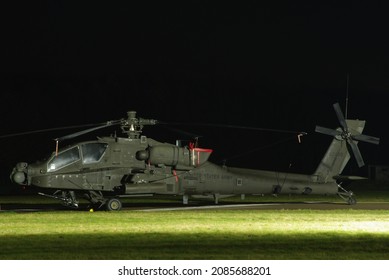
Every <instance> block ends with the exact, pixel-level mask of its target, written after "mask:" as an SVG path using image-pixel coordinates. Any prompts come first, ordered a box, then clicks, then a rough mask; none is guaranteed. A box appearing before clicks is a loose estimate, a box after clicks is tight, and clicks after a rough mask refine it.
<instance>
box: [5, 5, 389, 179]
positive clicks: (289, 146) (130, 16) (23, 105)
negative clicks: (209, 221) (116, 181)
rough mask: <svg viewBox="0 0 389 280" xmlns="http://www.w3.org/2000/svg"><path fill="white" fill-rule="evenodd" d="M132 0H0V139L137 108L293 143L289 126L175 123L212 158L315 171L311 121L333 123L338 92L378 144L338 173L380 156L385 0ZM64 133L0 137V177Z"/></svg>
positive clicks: (155, 132)
mask: <svg viewBox="0 0 389 280" xmlns="http://www.w3.org/2000/svg"><path fill="white" fill-rule="evenodd" d="M132 2H134V1H123V2H117V1H104V2H103V1H101V2H99V1H91V2H85V1H74V2H72V1H47V2H46V1H29V2H27V1H26V2H23V1H20V2H18V1H13V2H12V4H7V6H3V8H2V12H1V13H2V17H1V21H2V32H1V37H2V40H1V42H2V43H1V49H2V51H1V58H2V60H1V65H0V67H1V68H0V70H1V80H0V82H1V83H0V87H1V107H0V116H1V123H2V125H1V128H2V129H1V134H2V135H7V134H11V133H19V132H24V131H30V130H38V129H45V128H52V127H53V128H54V127H62V126H69V125H78V124H89V123H100V122H104V121H108V120H115V119H120V118H124V117H126V112H127V111H129V110H135V111H137V113H138V116H139V117H143V118H153V119H158V120H163V121H167V122H184V123H217V124H232V125H240V126H250V127H262V128H271V129H286V130H296V131H306V132H308V135H307V136H305V137H304V138H303V143H302V144H298V142H297V140H296V137H295V136H294V135H291V134H281V133H269V132H261V131H247V130H243V129H221V128H209V127H199V126H190V125H188V126H181V127H180V129H182V130H184V131H188V132H191V133H194V134H199V135H202V136H203V137H201V138H200V145H201V146H203V147H207V148H212V149H214V154H213V156H212V158H211V160H212V161H214V162H216V163H220V162H222V161H223V160H227V161H226V163H227V164H228V165H233V166H234V165H235V166H241V167H249V168H260V169H274V168H275V169H277V170H284V171H286V170H289V171H293V172H312V171H313V170H314V169H315V167H316V165H317V164H318V162H319V160H320V159H321V157H322V156H323V154H324V152H325V150H326V149H327V146H328V144H329V142H330V141H331V139H330V137H329V136H326V135H321V134H317V133H315V132H314V129H315V126H316V125H321V126H325V127H329V128H335V127H337V126H338V125H339V124H338V120H337V118H336V115H335V112H334V110H333V107H332V105H333V104H334V103H335V102H339V103H340V105H341V107H342V109H343V111H344V112H345V107H346V97H347V96H348V99H347V100H348V107H347V108H348V110H347V116H348V117H349V118H358V119H363V120H366V121H367V123H366V127H365V131H364V134H368V135H373V136H376V137H380V138H381V142H380V145H378V146H375V145H371V144H367V143H360V144H359V147H360V150H361V152H362V155H363V158H364V160H365V163H366V166H365V167H363V168H361V169H359V168H357V166H356V164H355V162H354V161H351V162H350V163H349V165H348V167H347V168H346V170H345V173H352V174H361V175H367V171H368V165H370V164H373V165H375V164H379V165H381V164H388V159H387V155H388V147H387V145H388V144H387V139H386V138H387V136H388V129H387V120H388V103H389V102H388V101H387V99H388V98H387V94H388V90H389V76H388V74H389V68H388V62H389V57H388V50H389V48H388V47H389V46H388V41H387V30H388V17H387V14H388V9H387V7H386V6H385V5H384V4H382V3H384V2H382V3H380V2H372V1H369V2H366V4H356V3H353V4H341V3H338V1H326V4H317V3H316V2H315V3H311V4H305V3H302V2H299V3H296V1H290V3H287V2H283V3H282V2H280V3H275V2H274V1H272V4H262V3H261V2H262V1H239V2H236V3H230V4H227V3H224V2H220V3H209V2H210V1H204V2H203V1H193V2H188V1H181V3H180V2H177V3H165V2H166V1H156V2H144V1H142V3H143V4H139V3H137V4H132ZM347 77H349V78H348V79H347ZM347 81H348V82H347ZM347 92H348V94H347ZM72 132H74V131H55V132H51V133H40V134H33V135H25V136H18V137H8V138H1V139H0V144H1V147H2V152H1V157H0V165H1V169H2V171H3V173H4V175H3V177H4V178H5V179H4V182H5V181H6V182H8V175H9V173H10V171H11V169H12V167H13V166H14V164H15V163H16V162H18V161H27V162H31V161H35V160H37V159H41V158H43V157H44V156H45V155H46V154H48V153H50V152H52V151H53V149H54V141H53V139H54V138H57V137H60V136H63V135H65V134H68V133H72ZM111 132H112V130H108V131H100V132H98V133H92V134H91V135H88V139H94V138H95V136H96V135H103V134H104V135H107V134H110V133H111ZM144 132H145V134H146V135H148V136H150V137H153V138H154V139H156V140H160V141H169V142H171V141H174V140H175V139H177V138H182V137H183V136H182V135H178V134H177V133H176V132H174V131H172V130H168V129H167V128H165V127H161V126H158V127H149V128H146V129H145V130H144ZM290 137H291V138H290ZM83 139H85V137H81V139H75V140H74V141H81V140H83ZM276 143H282V144H278V145H277V144H276Z"/></svg>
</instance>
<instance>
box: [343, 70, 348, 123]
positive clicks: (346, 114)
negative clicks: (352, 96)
mask: <svg viewBox="0 0 389 280" xmlns="http://www.w3.org/2000/svg"><path fill="white" fill-rule="evenodd" d="M348 80H349V73H347V85H346V109H345V111H344V112H345V114H344V115H345V118H346V119H347V108H348Z"/></svg>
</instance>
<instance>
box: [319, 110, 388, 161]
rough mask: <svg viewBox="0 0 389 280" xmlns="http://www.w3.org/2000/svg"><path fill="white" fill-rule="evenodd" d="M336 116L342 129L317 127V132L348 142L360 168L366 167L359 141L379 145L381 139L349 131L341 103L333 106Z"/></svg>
mask: <svg viewBox="0 0 389 280" xmlns="http://www.w3.org/2000/svg"><path fill="white" fill-rule="evenodd" d="M333 107H334V110H335V113H336V116H337V117H338V121H339V123H340V126H341V127H340V129H330V128H325V127H322V126H316V128H315V131H316V132H319V133H322V134H326V135H330V136H333V137H335V138H337V139H338V140H346V142H347V144H348V145H349V147H350V148H351V150H352V152H353V154H354V157H355V159H356V161H357V164H358V166H359V167H362V166H364V165H365V163H364V161H363V158H362V155H361V152H360V150H359V148H358V146H357V144H358V141H362V142H367V143H371V144H375V145H378V144H379V141H380V139H379V138H377V137H373V136H369V135H364V134H361V133H358V132H357V131H352V130H350V129H349V127H348V125H347V122H346V119H345V118H344V115H343V112H342V110H341V109H340V106H339V103H335V104H334V105H333ZM355 132H356V133H355Z"/></svg>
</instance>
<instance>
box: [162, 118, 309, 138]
mask: <svg viewBox="0 0 389 280" xmlns="http://www.w3.org/2000/svg"><path fill="white" fill-rule="evenodd" d="M158 123H159V124H165V125H186V126H203V127H219V128H233V129H245V130H258V131H270V132H279V133H293V134H303V135H307V134H308V133H307V132H304V131H293V130H285V129H272V128H262V127H252V126H240V125H228V124H217V123H170V122H163V121H159V122H158Z"/></svg>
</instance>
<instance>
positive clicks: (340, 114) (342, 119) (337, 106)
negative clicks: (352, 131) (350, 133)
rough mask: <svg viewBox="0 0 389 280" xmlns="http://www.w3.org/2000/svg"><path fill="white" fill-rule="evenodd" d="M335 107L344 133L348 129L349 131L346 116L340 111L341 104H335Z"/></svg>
mask: <svg viewBox="0 0 389 280" xmlns="http://www.w3.org/2000/svg"><path fill="white" fill-rule="evenodd" d="M333 106H334V109H335V113H336V116H337V117H338V120H339V123H340V125H341V126H342V128H343V130H344V131H347V129H348V128H347V123H346V120H345V118H344V115H343V113H342V110H341V109H340V105H339V103H335V104H334V105H333Z"/></svg>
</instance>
